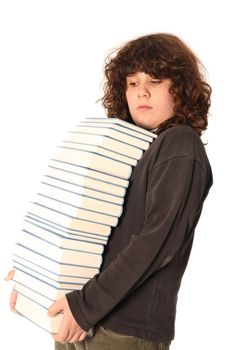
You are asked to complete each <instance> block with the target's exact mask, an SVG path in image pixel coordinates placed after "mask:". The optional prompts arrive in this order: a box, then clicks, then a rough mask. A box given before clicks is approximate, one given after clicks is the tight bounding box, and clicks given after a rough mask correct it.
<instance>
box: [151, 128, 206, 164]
mask: <svg viewBox="0 0 233 350" xmlns="http://www.w3.org/2000/svg"><path fill="white" fill-rule="evenodd" d="M152 148H153V150H152V152H153V153H154V155H155V158H156V160H157V161H158V162H159V163H160V162H164V161H166V160H169V159H172V158H178V157H191V158H199V157H200V156H201V154H203V153H204V154H205V148H204V145H203V143H202V140H201V138H200V136H199V135H198V134H197V132H196V131H195V130H194V129H193V128H192V127H191V126H188V125H177V126H173V127H171V128H169V129H167V130H165V131H163V132H161V133H160V134H159V136H158V137H157V139H155V141H154V142H153V147H152Z"/></svg>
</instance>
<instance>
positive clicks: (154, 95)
mask: <svg viewBox="0 0 233 350" xmlns="http://www.w3.org/2000/svg"><path fill="white" fill-rule="evenodd" d="M171 85H172V81H171V80H170V79H163V80H160V79H155V78H152V77H151V76H150V75H148V74H146V73H144V72H137V73H135V74H132V75H129V76H128V77H127V78H126V99H127V103H128V107H129V111H130V114H131V117H132V118H133V120H134V122H135V124H136V125H138V126H141V127H142V128H145V129H148V130H152V129H154V128H156V127H157V126H158V125H159V124H161V123H162V122H164V121H165V120H167V119H169V118H171V117H172V116H173V112H174V111H173V109H174V99H173V96H172V95H171V93H170V92H169V89H170V87H171Z"/></svg>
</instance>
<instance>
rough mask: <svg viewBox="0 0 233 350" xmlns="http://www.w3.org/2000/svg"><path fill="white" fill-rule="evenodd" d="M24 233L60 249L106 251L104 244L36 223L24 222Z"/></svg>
mask: <svg viewBox="0 0 233 350" xmlns="http://www.w3.org/2000/svg"><path fill="white" fill-rule="evenodd" d="M23 231H24V232H28V233H31V234H34V235H35V236H37V237H38V238H41V239H44V240H46V241H48V242H50V243H51V244H55V245H57V246H58V247H63V248H70V249H77V250H81V249H82V250H84V251H88V252H91V253H98V254H102V253H103V250H104V246H103V244H97V243H93V242H88V241H85V240H84V239H78V238H74V237H73V236H72V237H70V235H69V234H65V233H64V234H63V235H62V234H61V233H57V232H56V231H55V230H52V229H51V228H49V227H48V226H47V227H46V226H43V225H39V224H36V223H32V222H28V221H24V225H23Z"/></svg>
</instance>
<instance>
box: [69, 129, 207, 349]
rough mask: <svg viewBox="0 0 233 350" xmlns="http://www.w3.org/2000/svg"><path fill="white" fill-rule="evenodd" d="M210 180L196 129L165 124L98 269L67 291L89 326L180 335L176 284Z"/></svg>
mask: <svg viewBox="0 0 233 350" xmlns="http://www.w3.org/2000/svg"><path fill="white" fill-rule="evenodd" d="M211 185H212V173H211V168H210V165H209V162H208V158H207V156H206V152H205V148H204V146H203V144H202V141H201V140H200V138H199V136H198V135H197V134H196V132H195V131H194V130H193V129H192V128H191V127H189V126H175V127H172V128H170V129H168V130H166V131H164V132H162V133H161V134H160V135H159V136H158V138H157V139H156V140H155V141H154V142H153V143H152V145H151V146H150V148H149V149H148V150H147V151H146V152H145V153H144V155H143V157H142V158H141V160H140V161H139V162H138V164H137V166H136V167H135V168H134V171H133V173H132V176H131V179H130V186H129V189H128V191H127V197H126V199H125V203H124V212H123V215H122V217H121V219H120V221H119V224H118V226H117V227H116V228H115V229H113V231H112V234H111V237H110V239H109V243H108V246H107V247H106V250H105V253H104V262H103V264H102V268H101V272H100V274H98V275H96V276H95V277H94V278H92V279H91V280H90V281H89V282H88V283H87V284H86V285H85V286H84V288H83V289H82V291H74V292H72V293H69V294H67V300H68V303H69V305H70V308H71V311H72V313H73V315H74V317H75V318H76V320H77V322H78V323H79V324H80V326H81V327H82V328H83V329H85V330H88V329H89V328H91V327H93V326H95V325H96V324H100V325H102V326H104V327H106V328H108V329H110V330H112V331H115V332H119V333H122V334H127V335H132V336H136V337H139V338H143V339H148V340H151V341H155V342H157V343H159V342H166V341H171V340H172V339H173V338H174V324H175V315H176V303H177V295H178V290H179V287H180V283H181V279H182V276H183V273H184V271H185V268H186V265H187V262H188V258H189V255H190V251H191V247H192V242H193V236H194V229H195V227H196V225H197V222H198V219H199V217H200V214H201V211H202V205H203V202H204V200H205V198H206V196H207V194H208V191H209V188H210V187H211Z"/></svg>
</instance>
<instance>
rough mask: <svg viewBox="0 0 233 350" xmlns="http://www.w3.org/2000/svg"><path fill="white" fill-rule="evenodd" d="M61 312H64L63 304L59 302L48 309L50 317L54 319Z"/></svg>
mask: <svg viewBox="0 0 233 350" xmlns="http://www.w3.org/2000/svg"><path fill="white" fill-rule="evenodd" d="M61 311H63V308H62V305H61V303H60V302H59V301H55V303H53V304H52V305H50V307H49V309H48V316H49V317H53V316H55V315H56V314H58V313H59V312H61Z"/></svg>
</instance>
